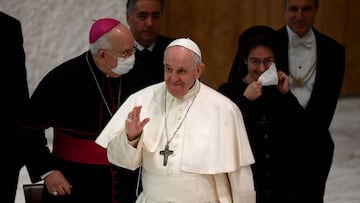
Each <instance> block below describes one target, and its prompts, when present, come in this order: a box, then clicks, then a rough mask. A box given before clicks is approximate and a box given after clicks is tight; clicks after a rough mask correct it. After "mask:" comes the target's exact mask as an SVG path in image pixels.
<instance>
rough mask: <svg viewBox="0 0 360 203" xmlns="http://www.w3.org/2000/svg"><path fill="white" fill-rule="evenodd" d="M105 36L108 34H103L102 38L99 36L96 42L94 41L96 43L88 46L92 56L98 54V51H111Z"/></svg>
mask: <svg viewBox="0 0 360 203" xmlns="http://www.w3.org/2000/svg"><path fill="white" fill-rule="evenodd" d="M107 35H108V32H107V33H105V34H104V35H103V36H101V37H100V38H99V39H98V40H96V42H94V43H92V44H90V52H91V54H93V55H94V54H96V53H98V51H99V50H101V49H111V48H112V46H111V44H110V43H109V42H108V40H107Z"/></svg>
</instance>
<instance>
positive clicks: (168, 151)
mask: <svg viewBox="0 0 360 203" xmlns="http://www.w3.org/2000/svg"><path fill="white" fill-rule="evenodd" d="M172 154H174V151H172V150H170V149H169V144H166V145H165V149H164V150H162V151H160V155H163V156H164V163H163V164H164V166H166V165H167V160H168V157H169V155H172Z"/></svg>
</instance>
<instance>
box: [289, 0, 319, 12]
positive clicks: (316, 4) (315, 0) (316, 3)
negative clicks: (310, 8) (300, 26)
mask: <svg viewBox="0 0 360 203" xmlns="http://www.w3.org/2000/svg"><path fill="white" fill-rule="evenodd" d="M288 1H289V0H284V6H285V8H286V6H287V4H288ZM319 1H320V0H313V2H314V5H315V9H316V10H317V9H318V8H319V5H320V3H319Z"/></svg>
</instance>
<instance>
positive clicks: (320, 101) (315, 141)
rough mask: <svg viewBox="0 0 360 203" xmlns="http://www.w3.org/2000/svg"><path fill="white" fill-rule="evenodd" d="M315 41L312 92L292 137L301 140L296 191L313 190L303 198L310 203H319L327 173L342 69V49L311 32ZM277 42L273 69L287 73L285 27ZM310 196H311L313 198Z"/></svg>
mask: <svg viewBox="0 0 360 203" xmlns="http://www.w3.org/2000/svg"><path fill="white" fill-rule="evenodd" d="M313 30H314V34H315V38H316V47H317V50H316V54H317V66H316V76H315V83H314V87H313V92H312V93H311V96H310V100H309V102H308V105H307V107H306V108H305V109H304V114H302V115H299V117H298V119H297V120H294V122H295V123H298V126H299V127H298V129H294V135H296V136H302V137H303V138H304V139H302V140H304V143H300V146H301V145H302V146H303V147H302V148H300V149H299V157H298V161H299V162H302V163H301V165H303V166H304V168H303V169H302V172H301V173H302V174H301V175H303V178H301V179H300V180H302V181H304V183H303V184H304V185H303V186H300V187H305V186H309V187H313V188H312V189H310V188H309V187H308V188H309V189H308V191H310V192H309V193H308V194H309V196H307V195H304V197H305V198H306V197H308V198H309V197H310V198H311V199H312V200H314V202H316V201H315V200H317V199H319V201H318V202H320V201H322V200H320V199H322V197H321V196H322V195H323V193H324V190H325V184H326V179H327V176H328V173H329V171H330V167H331V163H332V158H333V152H334V143H333V140H332V138H331V135H330V131H329V127H330V124H331V122H332V119H333V116H334V113H335V109H336V105H337V101H338V98H339V96H340V90H341V86H342V82H343V76H344V68H345V48H344V47H343V46H342V45H341V44H339V43H338V42H336V41H335V40H333V39H331V38H330V37H328V36H326V35H324V34H322V33H320V32H318V31H317V30H316V29H314V28H313ZM277 34H278V37H279V39H278V41H279V43H280V46H281V50H282V57H280V60H278V61H277V63H276V65H277V68H278V69H279V70H283V71H284V72H285V73H286V74H288V73H289V61H288V42H289V38H288V33H287V29H286V27H285V26H284V27H282V28H280V29H279V30H278V31H277ZM311 195H315V196H316V197H315V196H314V197H313V198H312V197H311Z"/></svg>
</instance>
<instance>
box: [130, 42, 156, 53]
mask: <svg viewBox="0 0 360 203" xmlns="http://www.w3.org/2000/svg"><path fill="white" fill-rule="evenodd" d="M135 45H136V48H137V49H139V50H140V51H142V50H144V49H145V48H144V47H143V46H141V44H139V43H138V42H137V41H135ZM154 47H155V42H154V43H153V44H152V45H150V46H149V47H148V48H147V50H149V51H153V49H154Z"/></svg>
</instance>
